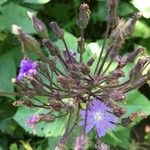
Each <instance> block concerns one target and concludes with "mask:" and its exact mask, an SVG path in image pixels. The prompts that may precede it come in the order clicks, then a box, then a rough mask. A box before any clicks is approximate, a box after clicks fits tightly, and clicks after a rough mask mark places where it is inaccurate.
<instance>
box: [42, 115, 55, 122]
mask: <svg viewBox="0 0 150 150" xmlns="http://www.w3.org/2000/svg"><path fill="white" fill-rule="evenodd" d="M55 118H56V116H55V115H53V114H46V115H43V116H42V117H41V121H45V122H53V121H55Z"/></svg>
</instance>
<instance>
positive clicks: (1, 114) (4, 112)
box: [0, 97, 17, 135]
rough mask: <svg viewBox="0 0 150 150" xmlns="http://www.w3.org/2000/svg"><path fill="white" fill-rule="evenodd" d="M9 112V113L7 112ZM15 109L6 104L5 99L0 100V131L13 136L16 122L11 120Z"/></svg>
mask: <svg viewBox="0 0 150 150" xmlns="http://www.w3.org/2000/svg"><path fill="white" fill-rule="evenodd" d="M8 110H9V111H8ZM15 111H16V109H15V107H13V106H12V104H10V103H8V100H7V99H6V98H2V97H1V98H0V131H1V132H3V133H7V134H10V135H13V134H14V131H15V129H16V127H17V125H16V122H15V121H14V120H13V116H14V114H15Z"/></svg>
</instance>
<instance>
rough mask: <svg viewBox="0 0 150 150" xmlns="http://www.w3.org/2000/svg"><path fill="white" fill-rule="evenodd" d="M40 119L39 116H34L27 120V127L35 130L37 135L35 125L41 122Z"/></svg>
mask: <svg viewBox="0 0 150 150" xmlns="http://www.w3.org/2000/svg"><path fill="white" fill-rule="evenodd" d="M40 118H41V117H40V116H39V115H33V116H31V117H30V118H28V119H27V120H26V123H27V125H28V126H30V127H31V128H32V130H33V132H34V133H35V124H36V123H37V122H39V120H40Z"/></svg>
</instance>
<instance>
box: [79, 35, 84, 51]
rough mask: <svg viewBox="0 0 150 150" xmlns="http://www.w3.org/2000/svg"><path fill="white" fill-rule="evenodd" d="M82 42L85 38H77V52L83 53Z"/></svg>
mask: <svg viewBox="0 0 150 150" xmlns="http://www.w3.org/2000/svg"><path fill="white" fill-rule="evenodd" d="M84 44H85V39H84V38H81V37H79V39H78V49H77V51H78V53H84V51H85V49H84Z"/></svg>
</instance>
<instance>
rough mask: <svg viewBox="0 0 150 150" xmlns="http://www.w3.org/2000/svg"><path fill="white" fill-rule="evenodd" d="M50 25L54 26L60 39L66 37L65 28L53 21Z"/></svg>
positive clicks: (53, 28) (54, 30)
mask: <svg viewBox="0 0 150 150" xmlns="http://www.w3.org/2000/svg"><path fill="white" fill-rule="evenodd" d="M49 25H50V27H51V28H52V30H53V32H54V33H55V34H56V36H57V37H58V38H59V39H64V32H63V30H62V29H61V28H60V27H59V26H58V24H57V22H55V21H53V22H51V23H50V24H49Z"/></svg>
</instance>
